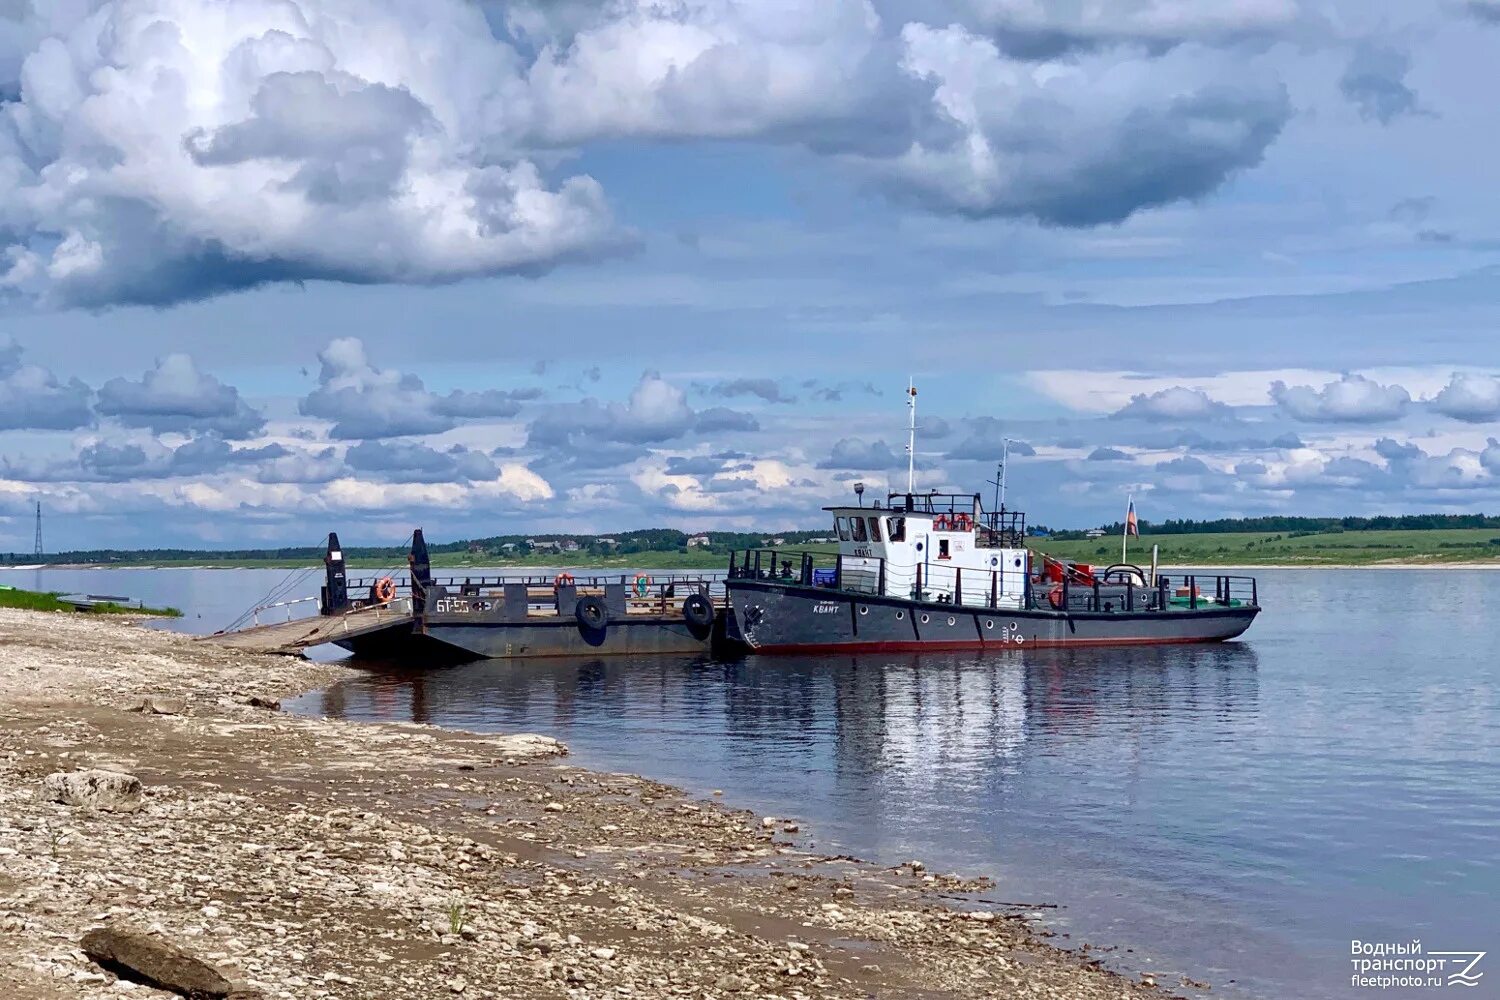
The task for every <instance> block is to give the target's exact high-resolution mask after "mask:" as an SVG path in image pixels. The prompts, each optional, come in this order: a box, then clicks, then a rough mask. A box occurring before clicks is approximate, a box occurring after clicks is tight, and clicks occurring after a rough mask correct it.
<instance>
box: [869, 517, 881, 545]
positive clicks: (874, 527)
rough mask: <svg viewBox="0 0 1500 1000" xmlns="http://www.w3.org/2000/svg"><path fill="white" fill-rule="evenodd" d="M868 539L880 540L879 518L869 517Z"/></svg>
mask: <svg viewBox="0 0 1500 1000" xmlns="http://www.w3.org/2000/svg"><path fill="white" fill-rule="evenodd" d="M870 541H872V542H878V541H880V518H878V517H872V518H870Z"/></svg>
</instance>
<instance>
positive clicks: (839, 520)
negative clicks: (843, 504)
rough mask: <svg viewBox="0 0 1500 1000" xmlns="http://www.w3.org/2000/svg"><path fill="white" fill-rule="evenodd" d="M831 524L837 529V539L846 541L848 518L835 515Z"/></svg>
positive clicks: (847, 536)
mask: <svg viewBox="0 0 1500 1000" xmlns="http://www.w3.org/2000/svg"><path fill="white" fill-rule="evenodd" d="M833 526H834V527H835V528H836V529H838V533H839V541H841V542H847V541H848V540H849V519H848V518H847V517H836V518H834V519H833Z"/></svg>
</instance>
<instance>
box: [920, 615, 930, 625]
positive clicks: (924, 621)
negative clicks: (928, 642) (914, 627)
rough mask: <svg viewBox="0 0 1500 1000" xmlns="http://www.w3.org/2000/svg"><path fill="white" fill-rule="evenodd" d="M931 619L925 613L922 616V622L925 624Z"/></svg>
mask: <svg viewBox="0 0 1500 1000" xmlns="http://www.w3.org/2000/svg"><path fill="white" fill-rule="evenodd" d="M931 620H932V619H930V618H928V617H927V616H926V615H925V614H924V615H923V616H922V624H923V625H926V624H927V623H928V622H929V621H931Z"/></svg>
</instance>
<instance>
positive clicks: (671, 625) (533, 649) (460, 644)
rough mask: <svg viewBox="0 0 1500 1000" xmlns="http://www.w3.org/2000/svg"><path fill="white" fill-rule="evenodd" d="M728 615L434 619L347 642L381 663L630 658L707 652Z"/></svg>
mask: <svg viewBox="0 0 1500 1000" xmlns="http://www.w3.org/2000/svg"><path fill="white" fill-rule="evenodd" d="M722 618H723V616H722V615H721V616H719V620H718V621H717V622H716V623H715V625H710V626H707V627H704V628H697V627H694V626H692V625H689V624H688V623H687V622H685V621H683V620H681V619H675V618H674V619H664V618H654V617H641V618H633V619H630V620H624V621H611V622H609V623H608V624H607V625H605V626H604V627H603V628H599V629H587V628H584V627H583V626H582V625H580V624H578V622H577V621H575V620H574V619H572V618H571V617H569V618H562V617H559V618H556V619H543V620H540V621H529V622H484V621H477V622H476V621H472V620H470V621H463V622H457V623H452V622H444V621H432V620H429V621H427V622H425V623H422V624H421V625H418V626H416V627H415V628H412V627H410V626H408V628H407V629H406V631H405V632H404V633H397V632H395V631H394V630H387V631H385V632H380V633H376V634H374V635H368V636H361V637H358V638H355V639H349V640H342V641H339V642H338V645H340V646H342V647H343V648H344V649H347V650H349V651H350V652H352V653H354V654H355V655H357V656H361V657H367V658H370V659H378V660H387V661H394V660H404V661H418V662H430V663H464V662H468V661H471V660H504V659H515V658H520V657H552V656H631V655H670V654H685V653H686V654H702V653H707V652H709V651H710V649H711V648H712V647H713V645H714V640H715V636H716V635H718V636H719V637H720V638H722V634H723V625H722Z"/></svg>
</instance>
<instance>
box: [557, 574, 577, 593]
mask: <svg viewBox="0 0 1500 1000" xmlns="http://www.w3.org/2000/svg"><path fill="white" fill-rule="evenodd" d="M571 586H573V574H572V573H559V574H557V576H555V577H553V578H552V589H553V590H561V589H563V588H564V587H571Z"/></svg>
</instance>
